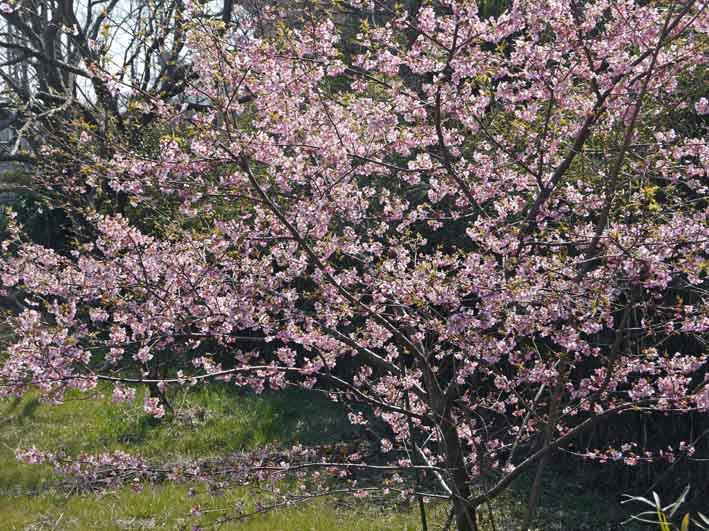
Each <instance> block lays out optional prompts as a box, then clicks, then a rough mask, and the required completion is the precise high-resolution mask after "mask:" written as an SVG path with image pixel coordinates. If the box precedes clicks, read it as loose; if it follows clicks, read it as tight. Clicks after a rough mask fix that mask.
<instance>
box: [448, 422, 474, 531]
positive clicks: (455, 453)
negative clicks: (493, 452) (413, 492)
mask: <svg viewBox="0 0 709 531" xmlns="http://www.w3.org/2000/svg"><path fill="white" fill-rule="evenodd" d="M441 428H442V431H443V438H444V444H445V450H446V461H447V466H448V468H449V469H451V471H452V476H453V477H452V481H451V485H450V489H451V491H453V508H454V511H455V525H456V529H457V531H478V524H477V520H476V511H475V507H473V506H472V505H471V504H470V502H469V500H470V485H469V484H468V475H467V473H466V472H465V461H464V459H463V452H462V449H461V447H460V440H459V439H458V433H457V431H456V427H455V424H454V422H453V419H451V418H450V417H448V416H446V417H444V419H443V426H441Z"/></svg>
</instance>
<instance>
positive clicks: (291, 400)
mask: <svg viewBox="0 0 709 531" xmlns="http://www.w3.org/2000/svg"><path fill="white" fill-rule="evenodd" d="M105 394H106V395H107V396H98V397H96V396H94V397H86V396H81V395H78V394H72V395H70V396H69V397H68V398H67V400H66V401H65V402H64V403H63V404H61V405H58V406H52V405H48V404H43V403H41V402H40V401H39V400H38V399H37V397H36V396H32V395H29V396H27V397H25V398H24V399H23V400H14V401H6V402H4V403H2V404H0V426H1V428H0V492H2V495H1V496H0V524H1V525H0V529H2V531H6V530H7V531H10V530H27V531H29V530H33V531H40V530H45V529H46V530H50V529H57V530H59V529H66V530H77V531H83V530H94V529H106V530H109V529H110V530H113V529H116V530H118V529H191V526H192V524H193V523H195V522H197V521H198V520H197V519H195V518H193V517H192V516H191V515H190V509H191V508H192V507H193V506H195V505H199V506H200V507H201V510H202V512H203V516H202V517H201V518H199V524H200V525H202V526H205V527H206V524H208V523H210V522H213V521H214V520H215V519H216V518H217V517H218V516H221V515H223V514H224V513H225V512H226V513H228V512H230V510H231V509H232V508H233V507H234V506H235V505H236V504H237V503H241V504H243V506H244V510H246V511H247V512H248V511H249V510H253V507H254V503H256V502H257V501H259V502H262V503H266V502H267V500H268V494H264V493H258V492H254V491H253V490H247V489H245V488H243V487H242V488H230V489H224V490H222V491H220V492H216V493H215V492H210V491H209V489H208V487H207V485H205V484H195V485H186V484H175V483H165V484H162V485H144V486H142V490H140V491H139V492H136V491H135V490H133V489H132V488H130V487H125V488H122V489H120V490H118V491H115V492H107V493H101V494H92V493H76V492H74V493H72V492H66V490H65V489H59V488H57V484H56V476H54V475H53V471H52V470H51V468H50V467H49V466H45V465H25V464H23V463H19V462H17V461H16V459H15V455H14V450H15V448H17V447H29V446H36V447H37V448H39V449H41V450H47V451H56V450H57V449H62V450H63V451H65V452H66V453H67V454H68V455H77V454H79V453H82V452H88V453H92V452H105V451H111V450H119V449H120V450H126V451H129V452H131V453H132V454H138V455H142V456H143V457H145V458H148V459H151V460H153V461H158V462H160V461H163V462H171V461H175V460H176V459H178V458H197V457H210V456H220V455H225V454H228V453H230V452H236V451H239V450H244V449H252V448H256V447H259V446H262V445H264V444H281V445H291V444H293V443H303V444H323V443H334V442H337V441H339V440H342V439H343V438H345V439H346V438H352V437H353V436H355V434H356V432H355V431H354V430H353V428H352V427H351V425H350V424H349V422H348V421H347V419H346V416H345V415H344V413H343V411H342V410H341V409H340V408H339V407H338V406H337V405H336V404H333V403H331V402H329V401H327V400H326V399H324V398H322V397H321V396H320V395H317V394H314V393H306V392H302V391H295V390H293V391H291V390H288V391H282V392H279V393H267V394H263V395H239V394H238V393H236V392H235V391H234V390H233V388H229V387H227V386H210V387H204V388H201V389H196V390H192V391H190V392H188V393H180V394H179V395H177V396H175V397H173V405H174V407H175V411H176V415H175V417H176V418H175V419H173V420H171V421H168V422H159V423H156V422H155V421H153V420H152V419H151V418H149V417H148V416H146V415H145V414H144V413H143V412H142V407H141V404H142V398H141V397H140V396H139V397H138V398H137V399H136V401H135V403H133V404H130V405H125V404H124V405H116V404H112V403H111V401H110V398H109V397H108V395H109V393H105ZM91 398H93V399H91ZM190 489H192V491H190ZM441 511H442V509H439V510H435V511H434V513H435V514H436V515H438V513H441ZM232 512H233V511H232ZM441 517H442V516H441ZM416 525H417V513H416V512H415V511H413V510H412V509H411V508H409V507H402V508H400V509H392V508H391V507H390V506H387V507H385V506H384V505H380V504H372V503H366V502H358V503H350V504H348V505H347V506H344V505H343V504H342V502H341V501H338V500H333V499H319V500H315V501H313V502H311V503H308V504H303V505H299V506H295V507H290V508H286V509H282V510H278V511H272V512H268V513H265V514H262V515H258V516H257V517H255V518H250V519H248V520H245V521H242V522H230V523H228V524H225V525H223V526H222V527H221V528H220V529H222V530H229V529H239V530H253V531H257V530H264V531H265V530H284V531H291V530H303V531H305V530H311V529H312V530H317V531H326V530H330V529H331V530H335V529H337V530H340V529H341V530H344V531H355V530H362V531H365V530H366V531H370V530H371V531H375V530H380V531H390V530H392V531H393V530H408V529H411V530H413V529H416V528H417V527H416Z"/></svg>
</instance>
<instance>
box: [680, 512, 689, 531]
mask: <svg viewBox="0 0 709 531" xmlns="http://www.w3.org/2000/svg"><path fill="white" fill-rule="evenodd" d="M680 531H689V513H687V514H685V515H684V518H682V525H681V526H680Z"/></svg>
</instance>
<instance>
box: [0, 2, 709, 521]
mask: <svg viewBox="0 0 709 531" xmlns="http://www.w3.org/2000/svg"><path fill="white" fill-rule="evenodd" d="M373 3H374V4H376V5H377V6H379V7H381V6H382V5H384V4H380V3H378V2H376V1H375V2H373ZM351 4H352V5H353V7H356V8H361V7H363V4H366V2H351ZM365 7H366V6H365ZM385 7H386V6H385ZM200 9H201V7H200V6H199V5H198V4H193V5H186V7H185V16H186V17H187V18H188V20H189V22H188V23H187V27H186V29H185V46H186V47H188V48H189V50H190V53H191V56H192V58H193V65H192V68H193V69H194V71H195V75H196V78H197V81H195V82H194V83H193V84H192V85H191V86H190V88H189V89H187V95H188V97H191V98H193V100H194V101H202V102H207V103H208V105H205V106H203V108H202V109H201V110H195V109H194V108H192V109H188V108H187V107H186V106H184V105H170V104H167V103H165V102H164V101H161V100H156V104H155V106H154V108H153V109H152V111H154V112H157V113H159V114H160V116H161V118H162V120H164V121H165V123H170V124H174V125H175V127H179V134H172V135H166V136H164V137H163V138H162V140H161V146H160V147H161V148H160V150H159V152H158V153H157V155H156V156H155V157H152V158H148V157H146V156H145V155H144V154H140V153H136V152H134V151H131V150H130V149H125V150H123V151H122V152H120V153H119V154H117V155H115V156H114V157H112V158H111V159H110V160H100V159H99V158H98V155H97V156H96V164H95V166H94V167H95V168H96V170H95V173H96V175H94V176H93V177H89V178H88V179H86V180H85V181H84V182H82V183H71V182H68V183H65V184H64V185H65V186H77V185H79V184H80V185H81V186H84V187H87V188H88V189H94V190H95V189H99V188H100V187H102V186H109V187H110V189H111V190H113V191H115V192H121V193H123V194H126V196H127V197H129V198H130V201H131V202H132V203H133V204H134V205H137V206H138V207H140V208H145V209H150V208H151V205H157V204H160V202H161V201H165V200H166V198H169V200H170V201H174V202H175V204H176V205H177V206H176V208H175V209H174V210H171V217H170V218H169V219H166V220H165V224H164V226H163V227H162V229H161V230H160V231H157V232H154V233H148V232H147V231H145V230H140V228H139V227H138V226H136V224H135V223H131V222H130V221H129V220H128V219H127V218H126V217H123V216H120V215H114V216H107V215H100V214H95V215H93V217H91V218H90V219H91V223H92V224H93V226H94V227H95V230H96V232H97V235H98V236H97V238H96V239H95V241H83V242H78V243H77V246H76V249H74V250H73V252H72V253H70V254H67V255H60V254H59V253H57V252H55V251H52V250H49V249H46V248H43V247H41V246H38V245H33V244H31V243H28V242H26V241H24V239H23V236H22V231H21V227H19V226H17V225H13V226H12V227H11V236H10V238H8V239H7V240H6V241H5V242H4V244H3V245H4V247H3V249H4V251H5V252H4V255H3V260H2V284H3V286H5V287H13V288H16V289H21V290H22V292H23V293H25V294H26V298H25V301H26V302H25V304H26V305H27V309H26V310H25V311H24V312H22V313H21V314H20V315H19V316H17V317H16V318H14V319H13V324H14V326H15V329H16V338H15V341H14V343H13V344H12V345H10V346H9V347H8V356H7V359H6V361H5V362H4V365H3V367H2V371H1V376H2V380H3V388H2V389H3V393H5V394H21V393H23V392H25V391H27V390H29V389H34V388H39V389H41V390H42V391H43V392H44V394H45V395H46V396H47V397H48V398H50V399H52V400H55V401H61V399H62V394H63V392H64V390H66V389H68V388H79V389H90V388H92V387H94V386H95V385H96V384H97V382H98V381H100V380H108V381H112V382H114V384H115V393H114V397H115V398H116V399H117V400H121V399H130V398H131V397H132V393H131V389H130V388H131V387H132V386H134V385H139V384H145V383H151V384H154V385H155V386H158V387H159V388H160V389H161V392H164V389H165V388H166V387H169V386H175V385H180V384H184V383H190V382H196V381H201V380H212V379H222V380H229V381H231V382H233V383H234V384H235V385H240V386H248V387H251V388H253V389H255V390H256V391H261V390H262V389H264V388H266V387H270V388H275V389H278V388H280V387H282V386H284V385H286V384H290V385H302V386H306V387H309V386H313V385H315V384H316V383H317V382H322V383H323V384H324V385H327V387H328V389H329V390H330V392H331V396H332V398H333V399H334V400H340V401H343V402H345V403H346V404H348V407H350V408H351V410H352V413H351V420H352V422H354V423H367V422H368V417H367V416H366V415H365V414H363V413H360V412H359V411H360V410H359V409H358V407H359V406H360V405H361V406H363V407H364V406H366V408H367V410H368V411H371V412H373V414H374V415H376V416H377V417H379V418H380V419H382V420H383V421H384V422H385V424H386V425H387V429H388V433H386V434H383V435H382V437H381V440H380V442H379V446H380V448H379V450H380V458H386V459H388V460H389V461H390V464H391V466H383V467H380V468H379V470H384V471H385V473H386V474H388V475H389V476H388V479H387V481H390V480H394V481H396V480H401V481H404V479H402V478H403V477H404V476H406V475H407V474H410V475H411V477H412V478H413V479H412V481H413V482H414V483H413V484H414V485H415V486H414V487H413V489H414V490H413V491H412V492H419V493H421V492H423V491H424V490H425V488H424V484H425V485H431V486H430V487H426V488H427V489H428V491H427V494H429V495H431V496H439V497H442V498H445V499H448V500H450V503H451V506H452V518H453V520H454V522H455V525H456V526H457V529H458V530H459V531H471V530H475V529H477V519H476V511H477V509H478V507H480V505H481V504H483V503H485V502H489V501H492V500H494V499H495V497H497V496H498V495H499V494H500V493H502V492H504V491H505V489H506V488H507V487H508V486H509V485H511V484H512V483H513V482H514V481H515V480H516V479H517V478H518V477H519V476H520V474H522V473H523V472H525V471H528V470H534V469H536V470H537V471H538V474H537V481H536V482H535V483H537V486H536V487H535V489H534V490H533V493H532V499H531V500H530V515H529V518H528V519H531V518H532V516H533V512H534V505H535V503H536V497H537V496H538V478H539V472H540V471H541V470H542V469H543V467H544V465H545V463H546V462H547V461H548V459H549V458H550V456H551V455H552V453H553V452H554V451H556V450H557V449H561V448H564V449H570V451H572V452H576V453H578V454H580V455H581V456H583V457H586V458H590V459H598V460H601V461H606V460H619V461H625V463H627V464H628V465H633V464H636V463H638V462H641V461H644V460H649V459H654V458H655V457H656V456H655V455H652V454H650V453H644V452H643V449H642V448H640V447H639V444H638V442H637V441H633V440H628V441H627V442H626V443H625V444H623V445H622V446H619V447H617V448H598V449H594V448H579V447H576V446H574V443H575V441H576V440H577V438H578V436H579V435H580V434H581V433H583V432H584V431H585V430H588V429H590V428H592V427H594V426H596V425H598V424H599V423H602V422H605V421H607V420H609V419H611V418H613V417H617V416H620V415H632V414H635V413H638V412H643V411H664V412H673V413H676V414H681V413H689V412H692V411H700V412H706V411H707V410H709V387H707V383H706V378H705V374H706V363H707V359H706V354H705V349H704V346H705V342H706V339H707V331H708V329H709V306H708V301H707V291H706V290H707V280H706V278H707V277H706V275H707V254H708V250H709V225H708V224H707V213H709V209H708V207H707V185H708V184H709V181H708V180H707V173H706V164H707V155H708V154H709V149H708V146H707V141H706V138H705V137H703V136H701V131H699V132H697V131H696V130H692V131H688V130H685V129H683V128H681V127H679V126H677V125H676V124H675V121H676V120H677V119H678V117H679V116H690V117H694V118H693V119H696V120H701V116H702V115H704V114H706V113H707V107H708V104H707V100H706V98H696V99H694V100H692V99H688V97H687V91H686V90H685V89H684V88H683V87H686V86H687V85H688V84H692V83H694V82H696V80H698V79H701V76H702V75H703V72H704V69H705V67H706V59H707V54H706V45H707V30H708V29H709V16H708V9H707V3H706V2H705V1H700V0H686V1H661V2H636V1H634V0H622V1H617V0H616V1H610V0H593V1H582V0H544V1H534V2H532V1H526V0H516V1H514V2H512V3H511V5H510V6H509V8H508V9H507V10H506V11H504V12H503V13H502V14H500V15H499V16H493V17H481V16H479V11H478V7H477V5H476V3H475V2H474V1H472V0H446V1H440V2H436V3H435V4H433V5H426V6H423V7H420V8H419V9H418V10H417V11H416V12H415V13H413V14H412V13H409V12H407V11H403V10H402V11H400V12H399V11H396V8H390V15H391V16H390V17H389V18H388V19H387V20H386V21H385V22H384V23H383V24H382V25H380V26H376V25H371V24H368V25H365V26H364V27H363V28H362V31H361V33H360V34H358V35H357V38H356V47H355V49H356V53H355V54H354V55H353V57H352V60H351V61H350V60H349V59H348V60H345V59H346V58H345V57H344V56H343V55H342V54H341V53H340V50H339V44H340V41H339V35H338V30H337V25H336V24H335V23H334V22H333V21H332V20H329V19H326V18H323V19H320V20H318V21H316V22H313V23H312V24H306V25H304V26H303V27H302V28H299V29H293V28H281V31H278V32H274V33H273V34H269V35H262V34H259V33H257V32H249V31H244V28H243V26H242V27H241V28H240V31H239V33H232V32H230V31H228V30H226V29H225V27H224V25H223V24H221V23H220V22H219V21H211V20H208V19H205V18H204V17H200V16H199V13H200ZM264 16H267V15H264ZM276 22H277V21H276ZM699 123H701V122H699ZM245 333H248V334H250V336H251V337H258V338H261V340H262V341H263V343H264V344H266V345H268V346H269V349H270V350H271V351H273V352H274V353H275V354H274V355H273V356H265V355H264V349H263V348H243V347H242V343H241V342H240V341H241V337H242V336H243V335H244V334H245ZM205 345H208V346H209V348H210V349H211V350H213V351H214V352H216V351H217V350H219V352H222V353H224V352H226V353H227V355H226V356H225V355H219V356H216V355H210V354H208V353H206V352H205ZM198 349H199V352H200V353H201V354H200V355H199V356H196V357H195V356H194V355H191V353H193V352H196V351H198ZM352 358H354V360H355V361H356V370H355V371H354V372H353V373H349V372H347V371H341V370H339V367H340V365H342V364H343V363H344V362H347V361H349V360H351V359H352ZM145 410H146V411H147V412H148V413H150V414H152V415H155V416H157V417H160V416H162V415H164V414H165V406H164V403H163V401H162V398H161V396H160V395H159V394H157V395H156V394H154V393H153V394H151V395H148V396H147V398H146V402H145ZM362 411H364V410H362ZM692 443H693V441H677V446H676V452H677V453H682V452H685V453H687V452H693V451H694V448H693V445H692ZM317 464H318V463H315V462H314V463H313V465H317ZM293 466H294V467H295V465H293ZM298 466H304V465H303V463H300V464H299V465H298ZM362 466H366V463H363V465H362ZM277 468H278V467H277ZM288 469H289V465H288V464H284V465H282V466H281V467H280V468H279V470H281V471H287V470H288ZM376 469H377V467H376V466H374V465H372V470H376ZM383 488H384V487H383ZM363 492H364V493H366V492H367V491H363ZM424 514H425V513H424ZM424 526H425V523H424Z"/></svg>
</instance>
